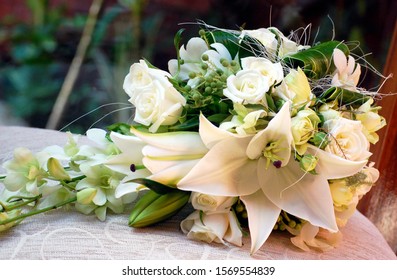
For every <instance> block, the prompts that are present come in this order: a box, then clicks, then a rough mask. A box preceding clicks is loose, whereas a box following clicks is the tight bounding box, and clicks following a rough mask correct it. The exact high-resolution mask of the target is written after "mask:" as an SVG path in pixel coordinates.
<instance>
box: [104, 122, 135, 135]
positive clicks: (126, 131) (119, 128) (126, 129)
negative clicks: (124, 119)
mask: <svg viewBox="0 0 397 280" xmlns="http://www.w3.org/2000/svg"><path fill="white" fill-rule="evenodd" d="M106 128H107V130H108V131H109V133H107V135H106V137H108V134H110V131H113V132H117V133H120V134H123V135H133V134H132V133H131V131H130V130H131V125H129V124H127V123H121V122H119V123H114V124H111V125H109V126H108V127H106Z"/></svg>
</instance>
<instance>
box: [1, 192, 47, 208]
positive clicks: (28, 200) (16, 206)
mask: <svg viewBox="0 0 397 280" xmlns="http://www.w3.org/2000/svg"><path fill="white" fill-rule="evenodd" d="M41 197H42V195H41V194H40V195H38V196H35V197H29V198H28V199H27V200H26V201H24V202H22V203H19V204H14V205H11V206H5V205H3V208H4V210H6V211H11V210H13V209H16V208H19V207H21V206H25V205H28V204H29V203H31V202H33V201H35V200H39V199H40V198H41ZM11 198H12V197H11Z"/></svg>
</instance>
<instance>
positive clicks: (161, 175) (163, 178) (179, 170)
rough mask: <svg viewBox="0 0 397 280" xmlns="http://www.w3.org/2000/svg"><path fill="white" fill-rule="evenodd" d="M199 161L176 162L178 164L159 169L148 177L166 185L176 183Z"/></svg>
mask: <svg viewBox="0 0 397 280" xmlns="http://www.w3.org/2000/svg"><path fill="white" fill-rule="evenodd" d="M198 162H199V159H197V160H185V161H180V162H174V163H177V164H173V165H170V166H169V167H167V168H164V169H159V170H158V171H156V172H153V175H151V176H149V177H148V178H149V179H151V180H154V181H157V182H160V183H163V184H166V185H176V184H177V183H178V182H179V180H180V179H182V178H183V177H184V176H186V174H188V173H189V171H191V170H192V168H193V167H194V166H195V165H196V164H197V163H198Z"/></svg>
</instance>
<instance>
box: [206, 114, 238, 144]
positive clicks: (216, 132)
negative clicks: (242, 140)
mask: <svg viewBox="0 0 397 280" xmlns="http://www.w3.org/2000/svg"><path fill="white" fill-rule="evenodd" d="M199 133H200V137H201V140H202V141H203V143H204V145H205V146H206V147H207V148H208V149H211V148H212V147H213V146H214V145H215V144H216V143H218V142H219V141H221V140H223V139H226V138H229V137H238V136H237V135H236V134H233V133H231V132H228V131H226V130H223V129H220V128H218V127H216V126H215V125H213V124H212V123H211V122H210V121H209V120H208V119H207V118H206V117H205V116H204V115H203V114H200V128H199Z"/></svg>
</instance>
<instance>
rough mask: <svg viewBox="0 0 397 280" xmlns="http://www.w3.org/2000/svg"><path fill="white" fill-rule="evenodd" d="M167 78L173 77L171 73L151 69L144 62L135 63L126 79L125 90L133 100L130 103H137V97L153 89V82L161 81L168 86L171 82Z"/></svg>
mask: <svg viewBox="0 0 397 280" xmlns="http://www.w3.org/2000/svg"><path fill="white" fill-rule="evenodd" d="M167 77H171V76H170V74H169V73H167V72H165V71H163V70H159V69H154V68H149V66H148V65H147V64H146V62H145V61H144V60H140V61H139V63H134V64H132V65H131V67H130V72H129V73H128V74H127V76H126V77H125V79H124V83H123V89H124V91H125V92H126V93H127V94H128V96H129V97H130V98H131V99H130V102H131V101H132V102H131V103H133V102H134V101H135V98H136V96H137V95H138V94H139V93H140V91H141V90H143V89H145V88H148V87H151V86H152V85H153V81H155V80H159V81H161V82H162V83H164V84H168V83H169V81H168V79H167Z"/></svg>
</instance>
